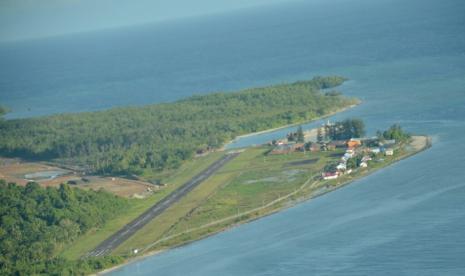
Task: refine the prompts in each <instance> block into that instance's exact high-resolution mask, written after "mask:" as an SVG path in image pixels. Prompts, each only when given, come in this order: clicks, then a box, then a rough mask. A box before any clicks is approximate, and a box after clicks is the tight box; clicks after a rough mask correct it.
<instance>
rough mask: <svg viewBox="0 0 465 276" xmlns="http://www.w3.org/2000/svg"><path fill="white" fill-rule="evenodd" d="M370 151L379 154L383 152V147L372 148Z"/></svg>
mask: <svg viewBox="0 0 465 276" xmlns="http://www.w3.org/2000/svg"><path fill="white" fill-rule="evenodd" d="M370 151H371V152H372V153H374V154H378V153H380V152H381V149H380V148H372V149H370Z"/></svg>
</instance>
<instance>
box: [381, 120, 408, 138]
mask: <svg viewBox="0 0 465 276" xmlns="http://www.w3.org/2000/svg"><path fill="white" fill-rule="evenodd" d="M383 137H384V139H387V140H392V139H394V140H396V141H398V142H403V141H406V140H408V139H410V134H409V133H407V132H405V131H404V130H403V129H402V127H401V126H400V125H398V124H394V125H392V126H391V127H390V128H389V129H388V130H386V131H384V132H383Z"/></svg>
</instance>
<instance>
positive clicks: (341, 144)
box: [328, 140, 347, 148]
mask: <svg viewBox="0 0 465 276" xmlns="http://www.w3.org/2000/svg"><path fill="white" fill-rule="evenodd" d="M328 145H333V146H334V147H335V148H346V147H347V141H342V140H341V141H338V140H335V141H331V142H330V143H328Z"/></svg>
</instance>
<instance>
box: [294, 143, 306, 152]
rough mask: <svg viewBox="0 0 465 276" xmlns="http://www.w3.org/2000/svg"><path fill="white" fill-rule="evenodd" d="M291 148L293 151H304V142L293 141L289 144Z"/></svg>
mask: <svg viewBox="0 0 465 276" xmlns="http://www.w3.org/2000/svg"><path fill="white" fill-rule="evenodd" d="M291 148H292V150H294V151H305V144H304V143H295V144H293V145H291Z"/></svg>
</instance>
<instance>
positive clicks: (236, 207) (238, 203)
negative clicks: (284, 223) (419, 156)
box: [117, 147, 418, 254]
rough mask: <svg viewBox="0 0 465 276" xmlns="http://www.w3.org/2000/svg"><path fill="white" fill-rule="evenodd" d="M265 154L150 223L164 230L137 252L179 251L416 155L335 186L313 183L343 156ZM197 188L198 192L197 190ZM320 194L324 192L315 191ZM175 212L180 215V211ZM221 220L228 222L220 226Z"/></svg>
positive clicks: (237, 164) (251, 154) (253, 154)
mask: <svg viewBox="0 0 465 276" xmlns="http://www.w3.org/2000/svg"><path fill="white" fill-rule="evenodd" d="M266 151H267V148H266V147H262V148H251V149H247V150H246V151H245V152H244V153H242V154H241V156H240V158H237V159H236V160H233V161H231V162H230V163H229V164H227V165H226V166H225V167H224V168H222V169H221V170H220V171H219V172H218V173H217V174H216V175H215V176H213V177H212V178H211V179H209V180H208V181H207V182H215V181H218V182H220V181H223V182H224V183H223V184H222V185H221V184H220V183H216V186H215V189H216V190H214V192H213V193H211V194H209V195H208V196H204V197H203V198H204V200H199V201H197V202H194V198H195V196H194V197H192V198H191V199H190V202H191V204H190V205H188V204H185V205H183V206H182V204H180V205H175V206H172V210H171V214H170V215H169V216H170V217H171V216H173V214H176V215H175V217H172V219H171V220H164V221H163V222H162V223H161V221H159V223H160V224H158V225H156V224H155V223H154V224H153V225H152V227H153V228H151V229H156V227H159V228H158V229H161V227H163V228H164V230H163V231H159V232H158V233H157V235H152V236H149V235H150V232H149V231H148V230H149V229H147V232H145V233H141V238H140V239H139V243H138V244H137V245H138V246H140V248H145V249H146V251H148V250H159V249H166V248H170V247H173V246H179V245H181V244H184V243H187V242H190V241H193V240H197V239H200V238H202V237H205V236H208V235H211V234H214V233H217V232H219V231H221V230H224V229H226V228H228V227H231V225H234V224H238V223H242V222H246V221H249V220H251V219H255V218H258V217H261V216H264V215H267V214H270V213H272V212H275V211H278V210H280V209H282V208H284V207H286V206H291V205H293V204H295V203H296V202H299V201H302V200H305V199H308V198H311V197H314V196H317V195H319V194H321V192H329V191H332V190H334V189H337V188H339V187H342V186H344V185H346V184H348V183H350V182H351V181H353V180H356V179H358V178H360V177H363V176H365V175H367V174H369V173H371V172H374V171H376V170H379V169H380V168H383V167H386V166H388V165H390V164H392V163H395V162H396V161H398V160H400V159H402V158H406V157H408V156H410V155H412V154H415V153H416V152H418V151H412V150H410V151H406V150H402V149H400V150H398V151H397V152H396V154H395V156H392V157H391V156H382V155H380V156H378V158H377V159H383V161H380V162H375V161H373V162H370V165H369V168H367V169H359V170H356V171H355V172H354V173H353V174H350V175H344V176H342V177H340V178H338V179H337V180H315V179H318V178H319V177H318V176H319V175H320V173H321V172H322V171H323V168H324V166H325V165H326V164H328V162H337V161H338V160H339V158H340V157H339V156H337V154H338V153H343V150H337V151H332V152H318V153H292V154H286V155H268V156H264V154H263V153H265V152H266ZM309 159H316V160H317V161H316V162H314V163H307V164H298V165H291V164H289V163H291V162H295V161H303V160H309ZM290 171H294V173H292V174H289V172H290ZM215 177H218V178H215ZM221 177H225V178H224V179H222V178H221ZM213 179H215V180H213ZM307 180H309V182H308V183H309V185H308V186H306V187H305V188H304V189H300V188H301V187H302V185H303V183H305V182H306V181H307ZM207 185H208V184H207ZM201 186H202V185H201ZM201 186H199V189H202V188H200V187H201ZM322 188H324V190H321V189H322ZM212 190H213V189H212ZM212 190H210V192H211V191H212ZM289 194H292V196H290V197H288V198H286V199H284V200H282V201H279V202H277V203H274V204H273V205H269V204H267V203H270V202H273V201H274V200H276V199H278V198H282V197H283V196H285V195H289ZM263 206H265V207H263ZM181 209H183V210H182V211H181ZM189 209H190V210H189ZM237 214H240V215H237ZM224 218H230V219H228V220H226V221H225V220H222V219H224ZM168 225H170V226H168ZM160 239H162V241H161V242H159V243H156V244H155V245H154V246H152V247H149V248H147V247H146V246H147V245H150V244H151V243H153V242H154V241H160ZM133 242H134V241H130V242H128V244H127V245H126V247H125V248H120V251H118V252H117V253H120V254H121V253H127V250H128V249H130V246H129V245H130V244H131V243H133Z"/></svg>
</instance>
